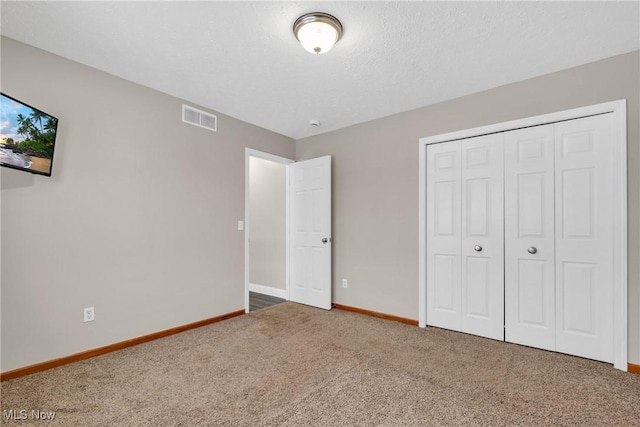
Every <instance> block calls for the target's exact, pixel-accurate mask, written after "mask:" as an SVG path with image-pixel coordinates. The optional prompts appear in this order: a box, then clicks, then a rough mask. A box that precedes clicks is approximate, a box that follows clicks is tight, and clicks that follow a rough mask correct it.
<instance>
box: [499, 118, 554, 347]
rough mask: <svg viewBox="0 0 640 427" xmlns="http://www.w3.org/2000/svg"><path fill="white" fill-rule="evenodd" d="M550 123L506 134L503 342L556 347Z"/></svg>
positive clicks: (552, 153)
mask: <svg viewBox="0 0 640 427" xmlns="http://www.w3.org/2000/svg"><path fill="white" fill-rule="evenodd" d="M553 138H554V133H553V125H544V126H536V127H532V128H526V129H520V130H515V131H510V132H505V141H504V144H505V148H504V153H505V154H504V157H505V163H504V164H505V169H504V170H505V172H504V174H505V175H504V181H505V189H504V191H505V254H506V257H505V340H506V341H508V342H512V343H516V344H523V345H528V346H531V347H537V348H543V349H546V350H555V333H556V331H555V315H556V312H555V270H554V262H555V242H554V240H555V236H554V173H553V171H554V144H553Z"/></svg>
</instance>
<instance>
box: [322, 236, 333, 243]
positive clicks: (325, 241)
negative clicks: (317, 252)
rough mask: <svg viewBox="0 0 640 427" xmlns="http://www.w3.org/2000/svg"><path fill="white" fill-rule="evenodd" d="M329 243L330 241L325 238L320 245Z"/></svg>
mask: <svg viewBox="0 0 640 427" xmlns="http://www.w3.org/2000/svg"><path fill="white" fill-rule="evenodd" d="M329 241H331V239H327V238H326V237H325V238H323V239H322V243H325V244H326V243H327V242H329Z"/></svg>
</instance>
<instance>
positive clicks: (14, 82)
mask: <svg viewBox="0 0 640 427" xmlns="http://www.w3.org/2000/svg"><path fill="white" fill-rule="evenodd" d="M1 55H2V56H1V63H2V68H1V72H2V91H3V92H5V93H7V94H9V95H11V96H14V97H16V98H18V99H20V100H23V101H25V102H27V103H29V104H31V105H34V106H36V107H38V108H40V109H42V110H44V111H46V112H47V113H49V114H52V115H54V116H56V117H58V118H59V120H60V122H59V134H58V142H57V148H56V153H55V158H54V164H53V176H52V177H50V178H48V177H42V176H35V175H31V174H29V173H25V172H20V171H15V170H9V169H7V168H1V169H2V171H1V177H2V193H1V197H2V205H1V206H2V248H1V251H2V276H1V278H2V300H1V301H2V322H1V325H2V367H1V369H2V371H3V372H6V371H8V370H12V369H15V368H19V367H24V366H27V365H30V364H34V363H38V362H42V361H46V360H51V359H54V358H58V357H63V356H67V355H71V354H74V353H78V352H81V351H84V350H89V349H94V348H97V347H100V346H104V345H108V344H112V343H115V342H119V341H123V340H126V339H129V338H133V337H139V336H142V335H145V334H149V333H153V332H157V331H161V330H164V329H168V328H171V327H175V326H179V325H184V324H187V323H190V322H195V321H198V320H202V319H206V318H210V317H214V316H217V315H220V314H224V313H229V312H231V311H235V310H241V309H243V308H244V295H243V291H244V280H243V274H244V273H243V272H244V261H243V259H244V249H243V248H244V239H243V233H242V232H240V231H238V230H237V221H238V220H242V219H243V217H244V167H245V166H244V165H245V157H244V156H245V147H251V148H255V149H258V150H261V151H266V152H270V153H273V154H277V155H280V156H283V157H289V158H293V156H294V154H295V151H294V150H295V143H294V141H293V140H292V139H289V138H286V137H284V136H281V135H278V134H275V133H273V132H269V131H266V130H264V129H261V128H258V127H256V126H253V125H250V124H247V123H244V122H241V121H238V120H235V119H233V118H230V117H227V116H224V115H221V114H218V132H215V133H214V132H210V131H208V130H205V129H201V128H198V127H194V126H190V125H187V124H184V123H182V122H181V106H182V101H181V100H180V99H176V98H173V97H171V96H168V95H165V94H162V93H159V92H156V91H154V90H151V89H148V88H146V87H143V86H139V85H136V84H133V83H130V82H127V81H124V80H122V79H119V78H116V77H113V76H110V75H108V74H105V73H102V72H99V71H96V70H94V69H92V68H88V67H85V66H82V65H80V64H77V63H74V62H71V61H68V60H66V59H63V58H61V57H57V56H54V55H51V54H48V53H46V52H43V51H40V50H37V49H34V48H32V47H29V46H27V45H24V44H21V43H17V42H15V41H13V40H10V39H6V38H2V51H1ZM88 306H94V307H95V313H96V320H95V321H94V322H92V323H83V322H82V311H83V308H84V307H88Z"/></svg>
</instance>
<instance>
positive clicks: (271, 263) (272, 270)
mask: <svg viewBox="0 0 640 427" xmlns="http://www.w3.org/2000/svg"><path fill="white" fill-rule="evenodd" d="M290 163H293V160H291V159H286V158H284V157H280V156H275V155H272V154H269V153H264V152H261V151H257V150H252V149H249V148H247V149H246V153H245V312H247V313H248V312H249V311H252V310H254V309H259V308H263V307H266V306H269V305H273V304H274V303H278V302H281V301H285V300H288V299H289V294H288V292H289V249H288V246H289V245H288V232H287V230H288V211H289V209H288V206H289V200H288V198H289V192H288V168H287V165H288V164H290Z"/></svg>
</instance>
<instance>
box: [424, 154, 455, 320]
mask: <svg viewBox="0 0 640 427" xmlns="http://www.w3.org/2000/svg"><path fill="white" fill-rule="evenodd" d="M460 147H461V146H460V143H459V142H450V143H446V144H434V145H429V146H428V147H427V324H428V325H431V326H438V327H441V328H446V329H453V330H456V331H459V330H460V266H461V264H460V239H461V233H460V197H461V196H460V164H461V159H460V157H461V152H460Z"/></svg>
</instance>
